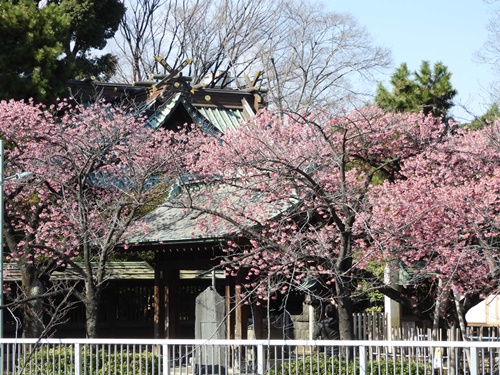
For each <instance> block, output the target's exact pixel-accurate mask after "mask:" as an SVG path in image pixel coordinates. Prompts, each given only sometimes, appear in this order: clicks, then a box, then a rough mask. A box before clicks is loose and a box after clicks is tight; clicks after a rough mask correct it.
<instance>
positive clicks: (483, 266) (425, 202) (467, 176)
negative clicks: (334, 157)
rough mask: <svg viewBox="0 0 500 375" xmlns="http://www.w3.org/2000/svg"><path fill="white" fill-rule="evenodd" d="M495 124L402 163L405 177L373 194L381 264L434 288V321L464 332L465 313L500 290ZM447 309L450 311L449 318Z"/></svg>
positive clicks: (499, 156)
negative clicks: (456, 326)
mask: <svg viewBox="0 0 500 375" xmlns="http://www.w3.org/2000/svg"><path fill="white" fill-rule="evenodd" d="M499 125H500V124H499V123H498V122H497V123H496V124H494V125H492V126H490V127H486V128H483V129H481V130H478V131H475V132H474V131H472V132H463V133H460V134H457V135H456V136H454V137H452V138H448V139H446V141H445V142H443V143H441V144H438V145H435V147H432V148H429V149H428V150H425V151H424V152H422V153H420V154H418V155H416V156H415V157H412V158H410V159H408V160H406V161H405V163H404V165H403V167H402V169H401V171H400V173H401V174H402V175H403V176H405V177H406V178H403V179H399V180H398V181H396V182H394V183H389V182H386V183H384V184H383V185H381V186H379V187H377V189H376V191H373V192H372V194H373V195H372V200H373V216H372V218H373V222H372V224H371V228H372V230H373V233H372V234H373V237H374V239H375V241H376V245H377V246H378V247H379V248H380V249H382V250H383V251H382V252H381V253H380V255H381V259H384V261H390V260H398V262H399V263H400V264H401V265H402V266H403V267H408V268H409V267H412V268H413V269H414V271H413V276H414V277H420V278H425V280H426V282H427V283H433V282H434V284H435V285H437V288H436V292H435V293H436V296H435V300H436V305H435V306H436V312H435V317H436V320H437V319H438V318H440V319H444V320H445V321H448V322H449V321H451V322H452V324H453V322H455V321H457V322H458V323H459V324H460V325H461V328H462V329H463V328H464V327H465V320H464V316H465V313H466V312H467V310H468V309H470V308H471V307H472V306H474V305H475V304H477V303H478V302H479V301H480V300H481V299H483V298H484V297H485V296H487V295H488V294H489V293H492V292H493V291H495V290H496V289H497V288H498V287H499V284H498V276H499V272H500V268H499V264H500V263H499V254H500V253H499V242H498V239H499V234H500V232H499V230H500V222H499V219H498V214H499V210H500V199H499V197H500V179H499V177H500V153H499V150H500V149H499V146H500V132H499ZM417 263H418V264H420V266H419V267H415V264H417ZM420 302H421V301H419V300H416V301H415V308H417V307H418V304H419V303H420ZM446 306H452V307H454V309H452V313H451V315H450V316H448V315H447V314H449V309H446ZM453 310H454V311H453Z"/></svg>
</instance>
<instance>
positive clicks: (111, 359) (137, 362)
mask: <svg viewBox="0 0 500 375" xmlns="http://www.w3.org/2000/svg"><path fill="white" fill-rule="evenodd" d="M73 355H74V353H72V348H70V347H66V348H65V347H58V348H50V349H47V348H38V349H37V350H33V351H32V353H31V354H26V355H25V356H24V357H20V360H19V361H20V362H19V363H18V366H17V367H18V371H19V372H20V373H22V374H25V375H31V374H44V375H64V374H74V373H75V371H74V370H75V361H74V358H73ZM80 363H81V366H82V369H84V370H85V371H84V372H83V373H86V374H92V375H109V374H115V373H116V374H137V375H151V374H154V373H161V371H159V370H158V366H160V363H161V361H159V356H158V355H157V354H153V353H151V352H150V351H148V352H143V353H141V352H136V353H132V352H127V351H117V352H114V353H112V354H110V353H108V351H107V350H103V349H99V350H93V351H90V350H89V348H82V355H81V358H80ZM153 369H154V372H153Z"/></svg>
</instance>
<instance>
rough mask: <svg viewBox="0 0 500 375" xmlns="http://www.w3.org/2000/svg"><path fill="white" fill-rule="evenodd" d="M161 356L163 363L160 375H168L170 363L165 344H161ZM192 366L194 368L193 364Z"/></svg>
mask: <svg viewBox="0 0 500 375" xmlns="http://www.w3.org/2000/svg"><path fill="white" fill-rule="evenodd" d="M161 354H162V359H163V362H162V366H163V369H162V371H161V374H165V375H170V364H169V363H170V353H169V350H168V345H167V344H163V345H162V346H161ZM193 366H194V364H193Z"/></svg>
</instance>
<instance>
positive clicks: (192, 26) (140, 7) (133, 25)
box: [115, 0, 281, 86]
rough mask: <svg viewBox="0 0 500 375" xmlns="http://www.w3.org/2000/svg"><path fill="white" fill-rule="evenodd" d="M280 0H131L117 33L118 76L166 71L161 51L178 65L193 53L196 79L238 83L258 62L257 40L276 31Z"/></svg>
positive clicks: (145, 75)
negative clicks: (160, 62)
mask: <svg viewBox="0 0 500 375" xmlns="http://www.w3.org/2000/svg"><path fill="white" fill-rule="evenodd" d="M280 1H281V0H279V1H268V0H265V1H260V0H249V1H243V0H178V1H177V0H126V6H127V16H126V17H125V18H124V19H123V22H122V24H121V27H120V31H119V34H120V36H118V37H117V38H116V39H115V43H116V46H117V47H118V50H119V54H120V57H121V59H120V67H119V72H120V73H119V75H118V77H119V78H121V79H123V80H125V81H129V82H130V81H139V80H144V79H147V78H148V75H149V74H150V73H152V72H157V73H164V71H162V70H164V68H163V67H161V66H157V63H156V61H155V59H154V56H155V55H160V56H162V57H163V58H164V59H165V60H166V61H167V62H168V63H169V64H170V65H172V66H178V65H179V64H180V63H181V62H182V61H183V60H184V59H186V58H192V59H193V64H192V65H191V66H190V68H189V72H188V74H189V75H190V76H191V77H193V79H194V80H195V81H198V82H199V81H201V80H202V79H204V78H206V77H207V76H209V77H211V79H210V80H208V81H207V85H212V86H214V85H222V86H226V85H229V84H232V83H234V79H235V78H236V77H238V76H240V77H241V76H242V74H243V72H244V71H247V69H248V67H249V66H253V65H256V64H255V61H256V59H257V56H258V53H256V51H255V48H254V45H255V44H256V43H257V42H258V41H262V40H264V39H265V38H270V36H271V35H272V34H273V29H275V28H276V24H277V14H278V12H277V10H278V8H279V3H280ZM266 35H268V36H266ZM251 50H252V53H249V51H251ZM228 77H231V79H228Z"/></svg>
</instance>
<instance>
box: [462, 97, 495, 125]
mask: <svg viewBox="0 0 500 375" xmlns="http://www.w3.org/2000/svg"><path fill="white" fill-rule="evenodd" d="M499 118H500V107H499V106H498V104H497V103H493V104H492V105H491V106H490V108H488V110H487V111H486V112H485V114H484V115H482V116H480V117H477V118H476V119H474V120H473V121H472V122H471V123H469V124H466V125H465V126H466V127H468V128H469V129H471V130H479V129H482V128H484V127H486V126H489V125H491V124H492V123H493V122H494V121H495V120H496V119H499Z"/></svg>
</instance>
